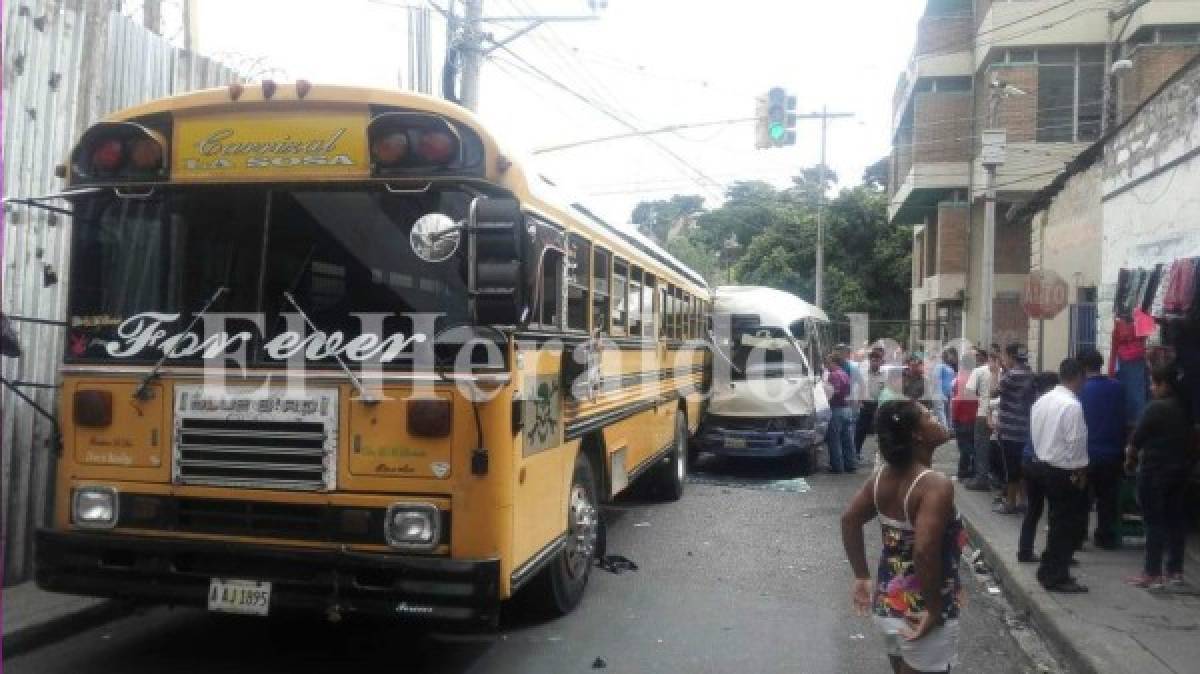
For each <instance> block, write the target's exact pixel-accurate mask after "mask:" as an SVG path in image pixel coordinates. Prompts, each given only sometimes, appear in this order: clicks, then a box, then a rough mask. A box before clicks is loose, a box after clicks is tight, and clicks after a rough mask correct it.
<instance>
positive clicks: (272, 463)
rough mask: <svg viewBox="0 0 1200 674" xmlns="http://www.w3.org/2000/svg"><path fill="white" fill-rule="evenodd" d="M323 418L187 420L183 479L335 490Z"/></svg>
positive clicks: (181, 446) (178, 455)
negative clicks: (318, 419)
mask: <svg viewBox="0 0 1200 674" xmlns="http://www.w3.org/2000/svg"><path fill="white" fill-rule="evenodd" d="M328 440H329V437H328V433H327V432H326V427H325V425H324V424H323V423H320V422H305V421H246V420H227V419H187V418H185V419H182V420H181V421H180V425H179V430H178V435H177V438H176V442H175V476H176V479H177V481H178V483H179V484H195V485H218V486H229V487H252V488H262V489H294V490H306V491H319V490H323V489H332V488H333V486H334V485H333V484H332V480H333V474H334V471H333V470H332V466H333V456H332V449H331V448H332V444H333V443H330V442H328Z"/></svg>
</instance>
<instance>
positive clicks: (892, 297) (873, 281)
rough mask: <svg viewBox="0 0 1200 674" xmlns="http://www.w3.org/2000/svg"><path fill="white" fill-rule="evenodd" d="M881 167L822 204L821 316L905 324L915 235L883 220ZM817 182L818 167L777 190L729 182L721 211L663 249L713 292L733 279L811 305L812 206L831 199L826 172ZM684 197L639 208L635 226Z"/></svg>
mask: <svg viewBox="0 0 1200 674" xmlns="http://www.w3.org/2000/svg"><path fill="white" fill-rule="evenodd" d="M886 167H887V162H886V160H880V161H879V162H876V164H874V165H872V166H871V167H868V168H867V170H866V171H864V173H863V182H862V184H860V185H857V186H855V187H850V188H845V189H842V190H841V191H840V192H839V193H838V194H837V196H835V197H833V198H831V199H829V200H828V202H827V203H826V206H825V216H824V221H825V227H826V229H825V235H826V237H825V295H826V298H827V299H826V306H825V308H826V310H827V311H828V312H829V313H830V314H831V316H833V317H835V318H841V317H843V316H844V314H845V313H846V312H860V311H862V312H867V313H869V314H870V315H871V316H872V317H873V318H882V319H906V318H907V317H908V307H909V282H910V278H909V277H910V270H911V262H910V255H911V250H910V249H911V246H912V238H911V237H912V232H911V230H910V229H909V228H907V227H897V226H894V225H891V224H889V223H888V221H887V188H886ZM820 175H821V170H820V167H819V166H813V167H808V168H805V169H803V170H802V171H801V172H800V174H799V175H797V176H796V177H795V178H793V180H792V185H790V186H789V187H787V188H786V189H782V190H779V189H776V188H775V187H773V186H771V185H769V184H767V183H764V182H761V181H743V182H736V183H734V184H733V185H731V186H730V187H729V188H728V190H727V191H726V194H725V202H724V203H722V204H721V205H720V206H719V207H717V208H714V209H710V210H706V211H700V210H699V209H698V207H697V210H695V211H689V213H688V214H689V215H697V214H698V215H697V217H696V220H695V224H694V225H693V226H692V227H690V228H689V229H688V230H686V231H685V232H683V234H682V235H681V236H679V237H677V238H675V239H672V241H671V242H670V243H669V244H668V245H667V249H668V250H669V251H670V252H671V253H672V254H673V255H675V256H676V257H677V258H679V259H680V261H682V262H683V263H684V264H687V265H688V266H690V267H692V268H694V269H696V270H697V271H698V272H699V273H701V274H702V275H704V277H705V278H707V279H708V280H709V282H710V283H712V284H717V283H726V282H729V280H728V278H729V277H732V282H734V283H738V284H743V285H764V286H770V287H773V288H778V289H780V290H786V291H788V292H791V293H794V294H796V295H798V296H800V297H803V298H807V299H811V298H812V297H813V291H814V284H815V282H814V270H815V268H816V238H817V237H816V209H817V203H818V199H819V195H820V194H821V190H822V189H824V190H825V192H826V194H828V192H829V190H830V188H831V187H832V185H833V184H834V183H835V182H836V180H837V178H836V175H835V174H834V173H833V171H830V170H828V169H826V172H825V175H826V178H825V182H824V184H822V183H821V178H820ZM682 198H683V197H680V196H678V195H677V196H676V197H673V198H672V199H671V200H665V201H657V202H643V203H642V204H638V207H637V208H635V209H634V221H635V222H638V221H639V219H641V220H643V221H645V222H655V219H654V217H655V216H656V214H659V213H664V212H670V208H671V207H672V206H671V205H672V204H679V203H681V202H680V201H679V200H680V199H682ZM639 224H640V223H639ZM644 226H649V225H644ZM724 270H727V272H726V271H724Z"/></svg>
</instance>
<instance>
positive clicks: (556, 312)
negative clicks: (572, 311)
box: [538, 250, 563, 329]
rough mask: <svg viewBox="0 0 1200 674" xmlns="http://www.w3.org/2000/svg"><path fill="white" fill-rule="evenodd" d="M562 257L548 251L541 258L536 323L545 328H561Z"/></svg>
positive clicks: (560, 254) (558, 253) (557, 253)
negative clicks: (539, 301) (539, 303)
mask: <svg viewBox="0 0 1200 674" xmlns="http://www.w3.org/2000/svg"><path fill="white" fill-rule="evenodd" d="M562 282H563V256H562V253H560V252H558V251H552V250H548V251H546V253H545V257H544V258H542V279H541V286H542V287H541V298H542V306H541V311H540V312H539V314H538V323H540V324H541V325H542V327H545V328H559V329H561V328H562V313H563V312H562V306H563V301H562V300H563V283H562Z"/></svg>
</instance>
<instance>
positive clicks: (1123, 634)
mask: <svg viewBox="0 0 1200 674" xmlns="http://www.w3.org/2000/svg"><path fill="white" fill-rule="evenodd" d="M954 497H955V503H956V504H957V506H958V509H959V512H960V513H961V514H962V516H963V519H964V520H965V521H966V524H967V529H968V530H969V532H970V534H971V538H972V541H974V542H975V544H976V545H977V546H978V547H979V548H981V549H982V550H983V553H984V556H985V558H986V560H987V563H988V564H989V565H990V566H991V567H992V569H993V571H994V572H995V575H996V578H997V580H998V581H999V582H1000V583H1001V584H1002V585H1003V586H1004V590H1005V594H1007V595H1008V598H1009V600H1010V602H1011V603H1012V604H1013V605H1014V606H1015V607H1016V608H1017V609H1019V610H1028V611H1029V617H1030V620H1031V621H1032V622H1033V623H1034V625H1035V626H1036V627H1037V629H1038V630H1039V631H1040V632H1041V633H1042V635H1043V636H1044V637H1045V638H1046V639H1047V640H1048V641H1049V642H1051V643H1052V644H1053V645H1054V646H1055V647H1057V648H1058V649H1059V650H1060V651H1061V653H1062V655H1063V656H1064V657H1065V658H1066V659H1067V662H1068V664H1069V666H1070V667H1071V668H1072V670H1073V671H1075V672H1078V673H1080V674H1082V673H1085V672H1104V673H1105V674H1109V673H1115V672H1130V673H1137V674H1154V673H1157V672H1176V673H1179V674H1184V673H1186V672H1195V671H1200V665H1198V664H1197V663H1200V638H1198V630H1200V568H1197V567H1196V566H1195V558H1194V557H1192V556H1189V558H1188V559H1187V560H1186V561H1185V566H1186V565H1187V564H1192V566H1190V567H1187V568H1185V572H1186V573H1187V579H1188V583H1189V587H1188V588H1187V589H1186V590H1183V591H1168V590H1164V591H1159V592H1149V591H1147V590H1141V589H1137V588H1134V587H1130V586H1128V585H1126V584H1125V583H1124V579H1125V577H1126V576H1130V575H1133V574H1135V573H1137V572H1138V570H1139V569H1140V568H1141V562H1142V549H1141V548H1140V547H1138V548H1126V549H1122V550H1117V551H1107V550H1098V549H1096V548H1095V547H1093V546H1092V545H1091V544H1090V542H1089V543H1088V545H1086V546H1085V548H1084V550H1083V551H1081V552H1079V553H1077V554H1076V559H1078V560H1079V566H1077V567H1075V568H1074V569H1073V570H1072V573H1073V574H1074V575H1075V576H1076V577H1077V578H1078V579H1079V581H1080V582H1081V583H1083V584H1084V585H1087V586H1088V587H1089V588H1090V590H1091V591H1090V592H1088V593H1086V594H1078V595H1069V594H1056V593H1050V592H1046V591H1045V590H1043V589H1042V587H1041V586H1040V585H1039V584H1038V582H1037V579H1036V577H1035V574H1036V571H1037V565H1036V564H1018V563H1017V536H1018V532H1019V530H1020V526H1021V518H1020V517H1019V516H1014V515H999V514H996V513H994V512H992V495H991V494H989V493H986V492H972V491H967V490H966V489H963V488H962V487H961V486H960V485H958V484H957V483H956V485H955V495H954ZM1045 525H1046V518H1045V516H1044V515H1043V517H1042V522H1041V523H1040V524H1039V525H1038V540H1037V543H1036V545H1035V547H1034V549H1035V551H1037V552H1038V553H1039V554H1040V553H1041V550H1042V548H1043V546H1044V544H1045ZM1091 530H1092V528H1091V527H1089V529H1088V531H1089V533H1090V532H1091ZM1193 549H1194V548H1193Z"/></svg>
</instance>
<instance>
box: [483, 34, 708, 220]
mask: <svg viewBox="0 0 1200 674" xmlns="http://www.w3.org/2000/svg"><path fill="white" fill-rule="evenodd" d="M500 49H502V50H504V52H505V53H507V54H508V55H509V56H511V57H513V58H514V59H516V60H517V61H518V62H519V63H521V64H522V65H524V66H525V67H526V68H527V69H528V70H529V71H532V72H533V73H534V74H535V75H536V76H537V77H539V78H541V79H543V80H545V81H547V82H549V83H551V84H553V85H554V86H555V87H558V88H559V89H561V90H563V91H565V92H566V93H568V94H570V95H572V96H574V97H575V98H577V99H579V100H580V101H582V102H583V103H585V104H587V105H588V106H589V107H591V108H592V109H594V110H596V111H598V112H600V113H602V114H603V115H604V116H606V117H608V118H609V119H612V120H613V121H615V122H617V123H618V124H620V125H621V126H624V127H625V128H627V129H629V130H630V131H640V129H638V128H637V127H636V126H635V125H633V124H632V123H630V122H628V121H627V120H625V119H624V118H623V117H621V116H620V115H618V114H616V113H614V112H612V111H611V110H607V109H605V108H604V107H603V106H600V105H598V104H597V103H596V101H594V100H592V99H591V98H589V97H587V96H585V95H583V94H581V93H579V92H578V91H576V90H574V89H572V88H571V87H570V86H568V85H566V84H564V83H563V82H561V81H559V80H558V79H557V78H555V77H553V76H552V75H550V74H548V73H546V72H545V71H544V70H542V69H541V68H538V67H537V66H535V65H533V64H532V63H530V62H529V61H527V60H525V59H524V58H523V57H522V56H520V55H519V54H517V53H516V52H514V51H513V50H511V49H509V48H508V46H501V47H500ZM645 138H646V140H647V141H648V142H649V143H651V144H653V145H654V146H655V147H657V148H658V149H659V150H661V151H662V152H663V153H664V154H666V155H667V156H669V157H671V158H672V159H674V160H675V161H676V162H678V163H679V164H680V165H681V166H683V167H684V168H686V169H687V170H689V171H691V172H692V173H694V174H695V175H696V176H697V177H699V178H700V180H701V181H703V182H704V183H707V184H708V185H707V186H706V187H705V189H708V190H712V189H713V188H714V187H715V188H716V191H712V193H711V194H710V196H713V195H716V196H717V197H718V199H723V198H724V197H725V195H724V192H723V189H724V187H723V185H721V183H719V182H717V181H716V180H713V179H712V178H710V177H708V175H707V174H706V173H705V172H704V171H702V170H700V169H699V168H697V167H695V166H693V165H692V164H691V163H690V162H688V161H687V160H686V159H684V158H683V157H681V156H680V155H679V153H677V152H675V151H674V150H672V149H671V148H670V147H668V146H666V145H665V144H663V143H661V142H659V141H658V140H657V139H655V138H654V137H653V136H646V137H645Z"/></svg>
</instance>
